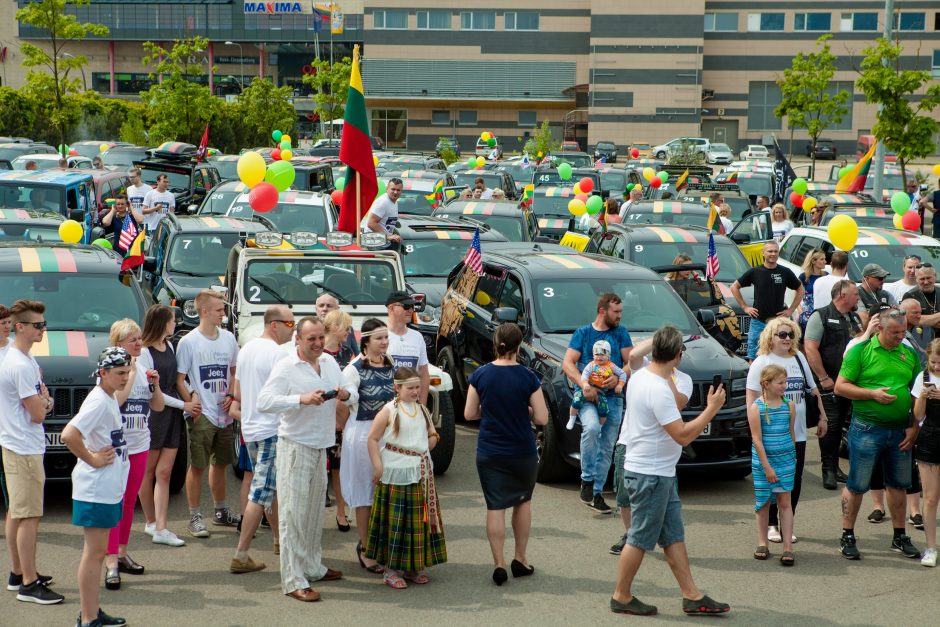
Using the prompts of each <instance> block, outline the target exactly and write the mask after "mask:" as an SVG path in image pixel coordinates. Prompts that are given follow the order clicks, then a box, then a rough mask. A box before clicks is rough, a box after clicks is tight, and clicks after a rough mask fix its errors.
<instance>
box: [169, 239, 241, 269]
mask: <svg viewBox="0 0 940 627" xmlns="http://www.w3.org/2000/svg"><path fill="white" fill-rule="evenodd" d="M237 243H238V233H219V234H212V233H183V234H181V235H179V236H178V237H176V238H175V239H174V240H173V244H172V245H171V246H170V252H169V253H168V254H169V256H168V258H167V270H168V271H169V272H181V273H185V274H189V275H197V276H222V275H224V274H225V268H226V265H227V264H228V254H229V251H231V250H232V246H234V245H235V244H237Z"/></svg>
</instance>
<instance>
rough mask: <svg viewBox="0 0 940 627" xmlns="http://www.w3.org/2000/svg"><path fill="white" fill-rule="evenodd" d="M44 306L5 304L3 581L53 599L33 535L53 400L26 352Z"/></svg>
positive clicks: (25, 594) (22, 594) (0, 414)
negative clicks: (8, 332) (8, 322)
mask: <svg viewBox="0 0 940 627" xmlns="http://www.w3.org/2000/svg"><path fill="white" fill-rule="evenodd" d="M45 311H46V307H45V305H43V304H42V303H40V302H38V301H34V300H18V301H16V302H15V303H13V307H11V308H10V313H11V314H12V316H13V330H14V331H15V333H16V336H15V337H14V339H13V343H12V346H10V348H9V350H8V351H7V353H6V356H5V357H4V358H3V363H2V365H0V447H2V448H3V473H4V475H5V476H6V483H7V494H8V508H7V514H6V538H7V549H8V550H9V551H10V562H11V565H10V580H9V582H8V584H7V585H8V587H9V586H16V588H17V589H18V593H17V595H16V598H17V600H19V601H28V602H31V603H38V604H40V605H53V604H56V603H61V602H62V600H63V599H64V598H65V597H63V596H62V595H61V594H58V593H56V592H53V591H52V590H50V589H49V588H48V584H49V583H50V582H51V581H52V577H44V576H42V575H40V574H39V573H38V572H37V571H36V536H37V534H38V532H39V519H40V518H42V515H43V489H44V487H45V483H46V473H45V470H44V468H43V456H44V455H45V452H46V432H45V429H44V428H43V424H42V423H43V421H44V420H45V418H46V414H48V413H49V412H50V411H52V407H53V400H52V397H51V396H50V395H49V390H47V389H46V386H45V384H44V383H43V382H42V379H41V378H40V376H41V373H40V370H39V364H37V363H36V360H35V359H34V358H33V356H32V355H30V354H29V353H30V350H32V347H33V344H35V343H36V342H40V341H42V338H43V334H44V333H45V329H46V321H45V316H44V315H43V314H44V313H45Z"/></svg>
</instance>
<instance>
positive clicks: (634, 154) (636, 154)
mask: <svg viewBox="0 0 940 627" xmlns="http://www.w3.org/2000/svg"><path fill="white" fill-rule="evenodd" d="M630 156H631V157H633V158H634V159H636V158H637V157H639V156H640V151H639V149H637V148H631V149H630Z"/></svg>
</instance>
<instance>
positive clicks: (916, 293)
mask: <svg viewBox="0 0 940 627" xmlns="http://www.w3.org/2000/svg"><path fill="white" fill-rule="evenodd" d="M914 276H915V277H916V279H917V287H916V288H914V289H912V290H910V291H909V292H907V293H906V294H904V300H907V299H908V298H913V299H916V300H917V302H919V303H920V309H921V314H922V315H921V319H920V324H921V326H925V327H933V328H934V329H936V328H938V327H940V301H938V299H937V271H936V269H935V268H934V267H933V266H932V265H930V264H929V263H919V264H917V266H916V268H915V275H914Z"/></svg>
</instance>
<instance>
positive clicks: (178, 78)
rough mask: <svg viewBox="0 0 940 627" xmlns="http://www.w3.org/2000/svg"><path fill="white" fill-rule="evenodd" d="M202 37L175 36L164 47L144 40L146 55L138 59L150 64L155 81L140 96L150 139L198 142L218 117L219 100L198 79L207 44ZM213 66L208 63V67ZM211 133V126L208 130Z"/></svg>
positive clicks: (202, 67)
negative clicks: (144, 108) (159, 79)
mask: <svg viewBox="0 0 940 627" xmlns="http://www.w3.org/2000/svg"><path fill="white" fill-rule="evenodd" d="M208 43H209V42H208V40H207V39H205V38H204V37H192V38H190V39H177V40H174V41H173V46H172V47H171V48H169V49H167V48H164V47H163V46H160V45H158V44H155V43H153V42H151V41H145V42H144V50H145V51H146V52H147V55H146V56H145V57H144V58H143V59H142V60H141V61H142V63H143V64H144V65H146V66H149V67H150V78H151V79H152V80H154V81H156V80H158V78H159V77H161V76H162V82H155V83H154V84H153V86H152V87H151V88H150V89H148V90H147V91H144V92H141V94H140V95H141V97H142V98H143V100H144V102H145V103H146V104H147V107H148V110H149V114H150V142H151V143H160V142H164V141H183V142H189V143H191V144H198V143H199V140H200V139H201V138H202V133H203V131H204V130H205V127H206V124H210V126H211V123H212V121H213V119H216V120H217V119H219V117H220V114H219V112H220V109H221V104H220V103H221V102H222V101H221V100H220V99H218V98H215V97H213V96H212V94H210V93H209V88H208V86H206V85H203V84H201V83H199V82H197V79H198V78H199V77H201V76H203V75H205V73H206V71H205V69H204V63H203V52H204V51H205V50H206V49H207V48H208ZM214 70H215V68H213V67H211V66H210V67H209V71H210V72H212V71H214ZM210 133H211V130H210Z"/></svg>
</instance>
